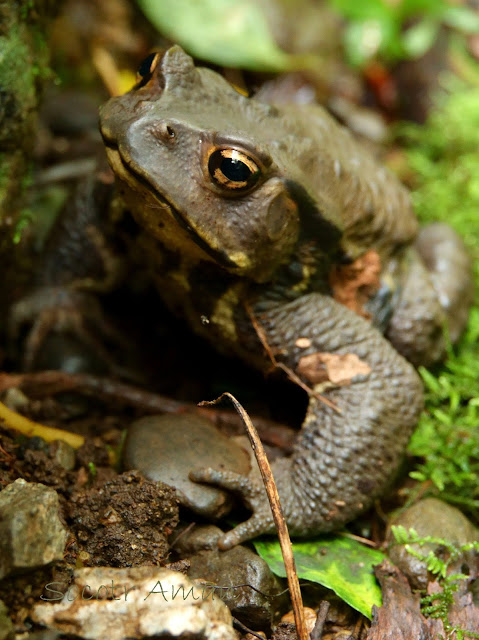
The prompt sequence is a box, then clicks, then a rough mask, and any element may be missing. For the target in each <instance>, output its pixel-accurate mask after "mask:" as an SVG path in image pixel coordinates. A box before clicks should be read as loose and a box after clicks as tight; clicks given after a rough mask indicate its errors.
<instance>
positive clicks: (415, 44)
mask: <svg viewBox="0 0 479 640" xmlns="http://www.w3.org/2000/svg"><path fill="white" fill-rule="evenodd" d="M438 31H439V23H438V22H436V21H435V20H421V21H420V22H417V23H416V24H414V25H413V26H412V27H410V28H409V29H407V31H405V32H404V33H403V34H402V44H403V47H404V50H405V52H406V53H407V55H408V56H409V57H410V58H420V57H421V56H422V55H424V54H425V53H426V51H427V50H428V49H430V48H431V46H432V45H433V43H434V40H435V39H436V37H437V33H438Z"/></svg>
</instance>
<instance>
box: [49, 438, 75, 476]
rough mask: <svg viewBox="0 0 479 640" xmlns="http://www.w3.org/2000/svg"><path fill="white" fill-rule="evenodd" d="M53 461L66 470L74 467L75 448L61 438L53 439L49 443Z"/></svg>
mask: <svg viewBox="0 0 479 640" xmlns="http://www.w3.org/2000/svg"><path fill="white" fill-rule="evenodd" d="M50 451H51V452H52V454H53V459H54V461H55V462H56V463H57V464H59V465H60V466H61V467H63V468H64V469H66V470H67V471H72V470H73V469H74V468H75V449H74V448H73V447H71V446H70V445H69V444H68V443H67V442H64V441H63V440H55V442H52V444H51V445H50Z"/></svg>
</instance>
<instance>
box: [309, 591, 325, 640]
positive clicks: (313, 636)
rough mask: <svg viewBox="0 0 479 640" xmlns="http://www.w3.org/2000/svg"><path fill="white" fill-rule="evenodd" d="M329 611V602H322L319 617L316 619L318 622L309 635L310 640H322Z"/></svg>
mask: <svg viewBox="0 0 479 640" xmlns="http://www.w3.org/2000/svg"><path fill="white" fill-rule="evenodd" d="M328 611H329V602H328V601H327V600H322V601H321V604H320V605H319V611H318V616H317V618H316V622H315V623H314V627H313V630H312V631H311V633H310V634H309V638H310V640H321V638H322V636H323V630H324V623H325V622H326V616H327V615H328Z"/></svg>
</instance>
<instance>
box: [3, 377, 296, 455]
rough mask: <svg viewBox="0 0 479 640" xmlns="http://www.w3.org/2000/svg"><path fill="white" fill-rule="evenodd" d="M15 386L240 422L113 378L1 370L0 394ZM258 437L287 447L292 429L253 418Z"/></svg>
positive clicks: (38, 393)
mask: <svg viewBox="0 0 479 640" xmlns="http://www.w3.org/2000/svg"><path fill="white" fill-rule="evenodd" d="M12 387H17V388H19V389H22V391H24V392H25V393H26V394H27V395H28V396H29V397H34V398H43V397H45V396H52V395H55V394H58V393H65V392H75V393H79V394H82V395H85V396H87V397H94V398H97V399H100V400H103V401H104V402H113V403H114V404H115V406H118V405H121V406H130V407H134V408H136V409H140V410H141V411H144V412H145V413H186V412H190V413H196V414H200V415H202V416H204V417H206V418H208V419H209V420H211V421H212V422H213V423H215V424H217V425H219V426H221V425H225V426H229V427H239V426H240V425H241V427H242V425H243V423H242V422H241V418H240V417H239V416H238V415H237V413H236V412H235V411H229V410H226V409H198V407H197V406H196V405H195V404H192V403H187V402H178V401H177V400H173V399H171V398H168V397H166V396H162V395H160V394H157V393H152V392H149V391H145V390H143V389H140V388H138V387H136V386H134V385H131V384H126V383H124V382H119V381H117V380H114V379H112V378H108V377H102V376H94V375H90V374H84V373H73V374H72V373H65V372H63V371H38V372H35V373H0V393H2V392H4V391H6V390H7V389H10V388H12ZM254 421H255V424H256V425H257V426H258V428H259V430H260V432H261V437H262V438H263V440H264V441H266V442H268V444H272V445H274V446H278V447H281V448H282V449H285V450H288V449H290V448H291V447H292V443H293V440H294V432H293V431H292V430H291V429H289V428H287V427H285V426H284V425H281V424H278V423H277V422H274V421H273V420H268V419H267V418H261V417H254Z"/></svg>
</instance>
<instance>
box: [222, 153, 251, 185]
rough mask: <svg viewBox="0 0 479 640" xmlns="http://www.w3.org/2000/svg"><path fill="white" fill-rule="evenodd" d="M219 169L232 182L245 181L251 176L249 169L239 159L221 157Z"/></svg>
mask: <svg viewBox="0 0 479 640" xmlns="http://www.w3.org/2000/svg"><path fill="white" fill-rule="evenodd" d="M220 169H221V171H222V173H223V174H224V175H225V176H226V177H227V178H228V180H233V181H234V182H245V181H246V180H248V178H249V177H250V176H251V173H252V172H251V169H250V168H249V167H248V166H247V165H246V164H245V163H244V162H241V160H235V159H233V158H223V160H222V161H221V165H220Z"/></svg>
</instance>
